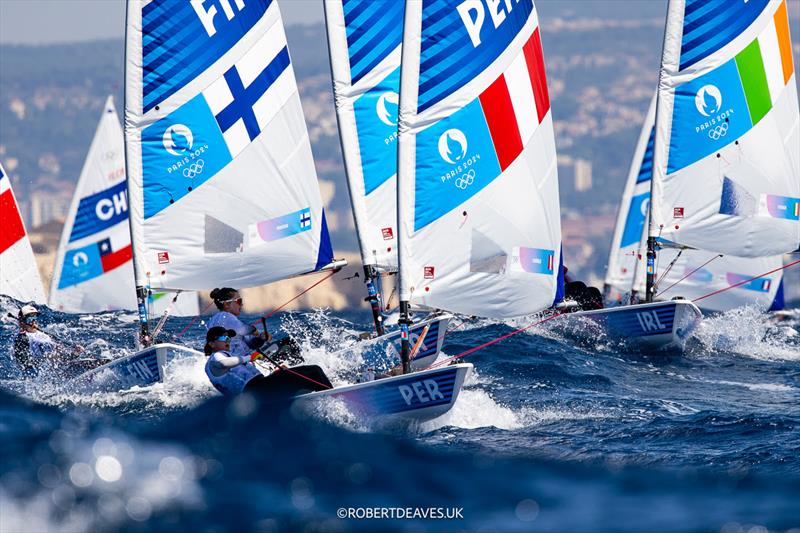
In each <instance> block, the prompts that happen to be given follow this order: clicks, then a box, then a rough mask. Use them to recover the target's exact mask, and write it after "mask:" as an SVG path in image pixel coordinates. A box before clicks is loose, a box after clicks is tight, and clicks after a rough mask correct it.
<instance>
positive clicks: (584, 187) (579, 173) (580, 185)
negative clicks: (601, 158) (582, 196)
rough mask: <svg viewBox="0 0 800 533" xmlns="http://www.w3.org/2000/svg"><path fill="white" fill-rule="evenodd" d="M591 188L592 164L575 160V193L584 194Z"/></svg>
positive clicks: (582, 160)
mask: <svg viewBox="0 0 800 533" xmlns="http://www.w3.org/2000/svg"><path fill="white" fill-rule="evenodd" d="M591 188H592V162H591V161H587V160H585V159H576V160H575V191H576V192H584V191H588V190H589V189H591Z"/></svg>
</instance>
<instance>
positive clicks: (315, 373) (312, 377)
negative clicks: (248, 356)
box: [244, 365, 333, 398]
mask: <svg viewBox="0 0 800 533" xmlns="http://www.w3.org/2000/svg"><path fill="white" fill-rule="evenodd" d="M332 388H333V385H332V384H331V382H330V380H329V379H328V376H326V375H325V372H323V371H322V369H321V368H320V367H319V366H317V365H302V366H293V367H289V368H288V369H285V368H282V369H280V370H276V371H275V372H273V373H272V374H270V375H269V376H256V377H254V378H253V379H251V380H250V381H248V382H247V385H245V387H244V391H245V392H254V393H256V394H259V395H268V396H271V397H275V398H291V397H292V396H298V395H300V394H307V393H309V392H316V391H321V390H328V389H332Z"/></svg>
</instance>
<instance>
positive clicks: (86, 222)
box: [48, 96, 199, 316]
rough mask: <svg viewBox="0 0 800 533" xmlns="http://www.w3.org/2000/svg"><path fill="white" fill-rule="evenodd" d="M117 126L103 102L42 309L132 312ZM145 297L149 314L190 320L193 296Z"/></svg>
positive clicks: (110, 102)
mask: <svg viewBox="0 0 800 533" xmlns="http://www.w3.org/2000/svg"><path fill="white" fill-rule="evenodd" d="M124 150H125V147H124V140H123V135H122V126H121V125H120V122H119V117H118V115H117V111H116V109H115V107H114V100H113V98H112V97H111V96H109V97H108V99H107V100H106V102H105V105H104V106H103V111H102V114H101V117H100V121H99V124H98V126H97V130H96V132H95V135H94V138H93V140H92V144H91V146H90V148H89V152H88V154H87V156H86V161H85V162H84V165H83V169H82V171H81V174H80V178H79V179H78V184H77V186H76V188H75V194H74V196H73V199H72V205H71V206H70V210H69V213H68V216H67V220H66V222H65V224H64V229H63V230H62V233H61V240H60V242H59V246H58V251H57V253H56V263H55V269H54V273H53V279H52V281H51V285H50V295H49V299H48V306H49V307H51V308H53V309H58V310H60V311H66V312H70V313H95V312H98V311H109V310H117V309H130V310H134V309H136V293H135V290H134V282H133V262H132V254H131V240H130V239H131V234H130V228H129V226H128V196H127V185H126V181H125V153H124ZM178 296H179V298H178V299H176V300H174V303H173V298H171V297H168V296H166V295H165V294H164V293H151V294H150V297H149V302H148V305H149V307H150V309H151V313H152V314H154V315H160V314H162V313H164V312H165V311H167V310H169V312H170V313H171V314H173V315H179V316H180V315H190V316H196V315H197V314H198V313H199V308H198V303H197V294H195V293H184V294H180V295H178Z"/></svg>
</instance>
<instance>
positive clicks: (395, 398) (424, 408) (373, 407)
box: [296, 363, 472, 422]
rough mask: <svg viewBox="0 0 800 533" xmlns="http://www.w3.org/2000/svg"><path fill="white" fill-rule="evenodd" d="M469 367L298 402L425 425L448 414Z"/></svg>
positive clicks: (324, 393) (371, 384)
mask: <svg viewBox="0 0 800 533" xmlns="http://www.w3.org/2000/svg"><path fill="white" fill-rule="evenodd" d="M471 371H472V364H470V363H460V364H456V365H450V366H446V367H442V368H435V369H431V370H422V371H419V372H413V373H411V374H405V375H401V376H394V377H389V378H383V379H379V380H375V381H368V382H366V383H358V384H355V385H347V386H344V387H336V388H334V389H331V390H326V391H320V392H313V393H310V394H306V395H304V396H301V397H299V398H298V399H297V400H296V401H298V402H304V403H305V402H313V401H319V400H323V399H335V400H340V401H342V402H344V403H345V404H346V405H347V407H348V409H349V410H350V411H351V412H353V413H356V414H359V415H363V416H369V417H386V416H391V417H392V418H394V419H397V418H401V419H406V420H413V421H416V422H425V421H427V420H432V419H434V418H436V417H439V416H441V415H443V414H445V413H446V412H447V411H449V410H450V409H451V408H452V407H453V405H454V404H455V402H456V400H457V399H458V395H459V393H460V392H461V387H462V386H463V384H464V380H465V379H466V377H467V375H468V374H469V373H470V372H471Z"/></svg>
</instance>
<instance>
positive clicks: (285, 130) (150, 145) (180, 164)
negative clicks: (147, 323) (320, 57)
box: [125, 0, 333, 290]
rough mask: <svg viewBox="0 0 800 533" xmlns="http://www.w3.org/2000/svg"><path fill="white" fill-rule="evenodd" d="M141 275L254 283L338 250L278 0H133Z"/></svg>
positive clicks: (134, 161)
mask: <svg viewBox="0 0 800 533" xmlns="http://www.w3.org/2000/svg"><path fill="white" fill-rule="evenodd" d="M127 5H128V9H127V31H126V65H125V67H126V68H125V79H126V87H125V105H126V109H125V144H126V153H127V177H128V194H129V200H130V213H131V233H132V236H133V248H134V259H135V265H134V266H135V270H136V278H137V284H139V285H141V286H147V285H149V286H150V287H152V288H154V289H160V288H165V289H166V288H169V289H182V290H194V289H208V288H211V287H217V286H223V285H233V286H234V287H251V286H256V285H263V284H266V283H269V282H272V281H277V280H281V279H285V278H288V277H292V276H296V275H300V274H305V273H308V272H314V271H316V270H319V269H321V268H323V267H325V266H326V265H328V264H329V263H330V262H331V260H332V258H333V249H332V247H331V242H330V237H329V233H328V226H327V222H326V219H325V213H324V209H323V203H322V196H321V194H320V188H319V183H318V181H317V174H316V170H315V168H314V160H313V157H312V154H311V144H310V142H309V137H308V130H307V129H306V125H305V119H304V116H303V110H302V107H301V105H300V96H299V93H298V89H297V82H296V80H295V76H294V69H293V67H292V62H291V57H290V54H289V49H288V46H287V43H286V34H285V32H284V28H283V22H282V19H281V14H280V10H279V7H278V3H277V2H276V1H274V0H247V1H241V0H236V1H233V0H230V1H228V0H226V1H215V2H211V1H192V2H187V1H186V0H157V1H156V0H152V1H147V0H128V3H127Z"/></svg>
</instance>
